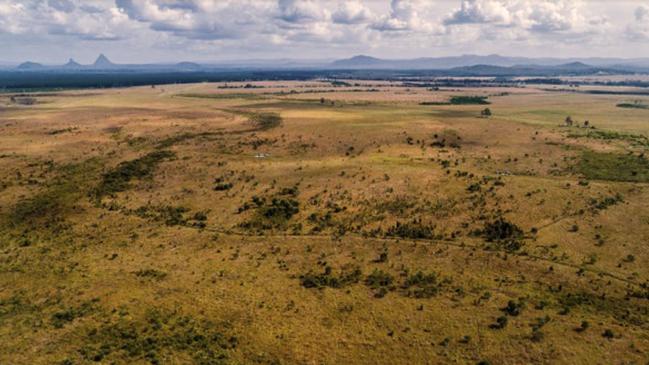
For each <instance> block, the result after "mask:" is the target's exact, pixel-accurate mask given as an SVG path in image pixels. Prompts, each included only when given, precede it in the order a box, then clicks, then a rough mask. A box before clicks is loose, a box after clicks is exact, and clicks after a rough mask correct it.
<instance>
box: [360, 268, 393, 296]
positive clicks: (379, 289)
mask: <svg viewBox="0 0 649 365" xmlns="http://www.w3.org/2000/svg"><path fill="white" fill-rule="evenodd" d="M365 285H367V286H368V287H369V288H370V289H372V291H374V296H375V297H377V298H383V297H384V296H385V295H386V294H387V293H388V291H391V290H394V289H395V286H394V277H393V276H392V275H390V274H389V273H386V272H385V271H383V270H378V269H374V271H373V272H372V273H371V274H370V275H368V276H367V277H366V278H365Z"/></svg>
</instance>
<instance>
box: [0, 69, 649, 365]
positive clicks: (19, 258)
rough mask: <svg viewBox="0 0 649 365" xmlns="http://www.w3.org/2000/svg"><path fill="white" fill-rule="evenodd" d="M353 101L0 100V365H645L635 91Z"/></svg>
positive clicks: (125, 96)
mask: <svg viewBox="0 0 649 365" xmlns="http://www.w3.org/2000/svg"><path fill="white" fill-rule="evenodd" d="M354 83H355V82H351V81H350V83H349V85H348V86H338V85H332V84H331V83H327V82H318V81H310V82H263V83H252V84H251V85H249V86H248V87H246V85H245V84H241V83H231V84H227V85H226V84H194V85H182V86H180V85H174V86H172V85H169V86H158V87H155V88H151V87H147V88H130V89H112V90H101V91H99V90H93V91H69V92H57V93H40V94H38V95H28V96H25V95H19V96H15V95H14V96H13V98H12V95H10V94H0V252H1V253H0V340H1V342H2V345H1V346H0V363H3V364H91V363H106V364H111V363H116V364H122V363H123V364H147V363H154V364H155V363H160V364H168V363H197V364H230V363H232V364H239V363H240V364H250V363H253V364H254V363H259V364H341V363H345V364H415V363H422V364H423V363H430V364H436V363H459V364H476V363H480V362H483V363H491V364H520V363H536V364H550V363H552V364H555V363H564V364H612V363H616V364H617V363H624V364H644V363H645V362H646V360H647V357H648V356H649V269H648V268H649V246H648V239H649V208H648V207H647V202H649V185H648V183H649V160H648V158H649V156H647V155H646V151H647V149H648V147H649V138H648V137H649V124H648V123H649V110H647V109H643V108H620V107H618V104H624V103H637V104H638V105H645V104H647V103H649V97H645V96H637V95H634V96H631V97H629V96H625V95H591V94H585V93H574V92H561V91H546V90H544V89H543V88H542V87H539V88H534V87H527V88H498V89H495V88H489V89H486V88H485V89H462V88H457V89H444V88H442V89H440V90H431V89H427V88H417V87H403V86H400V84H399V83H394V82H383V81H375V82H359V83H357V84H354ZM458 96H459V97H465V96H472V97H474V96H480V97H486V98H487V99H486V100H487V101H488V102H489V103H490V104H488V105H443V104H444V103H445V102H447V101H449V100H451V99H452V98H453V97H458ZM24 98H30V99H28V100H27V101H25V100H24ZM477 99H480V98H477ZM461 100H468V99H461ZM481 100H482V99H481ZM431 104H432V105H431ZM486 107H488V108H489V109H490V110H491V112H492V115H491V117H488V118H487V117H482V116H481V114H482V113H481V112H482V111H483V110H484V109H485V108H486ZM567 116H570V117H571V118H572V120H573V121H574V123H573V126H571V127H567V126H564V120H565V119H566V117H567ZM586 120H588V121H589V124H588V126H589V127H588V128H585V127H584V121H586ZM591 127H593V128H591Z"/></svg>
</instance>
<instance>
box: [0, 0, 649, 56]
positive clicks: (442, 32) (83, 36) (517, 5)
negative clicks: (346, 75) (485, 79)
mask: <svg viewBox="0 0 649 365" xmlns="http://www.w3.org/2000/svg"><path fill="white" fill-rule="evenodd" d="M0 44H2V45H3V50H4V51H3V54H2V55H0V62H3V63H19V62H24V61H28V60H29V61H34V62H42V63H48V64H61V63H65V62H67V61H68V59H69V58H73V59H75V60H76V61H77V62H80V63H85V64H89V63H92V62H94V60H95V58H96V57H97V55H98V54H100V53H104V54H106V55H107V56H108V57H109V58H110V59H111V60H113V61H114V62H118V63H149V62H174V61H180V60H183V61H197V62H218V61H224V60H236V59H283V58H291V59H314V60H315V59H318V60H322V59H335V58H345V57H350V56H353V55H357V54H368V55H371V56H374V57H381V58H392V59H394V58H415V57H441V56H456V55H462V54H480V55H487V54H500V55H505V56H525V57H557V58H574V57H620V58H641V57H648V56H649V1H580V0H391V1H390V0H376V1H359V0H352V1H325V0H301V1H298V0H239V1H235V0H224V1H215V0H90V1H77V0H0Z"/></svg>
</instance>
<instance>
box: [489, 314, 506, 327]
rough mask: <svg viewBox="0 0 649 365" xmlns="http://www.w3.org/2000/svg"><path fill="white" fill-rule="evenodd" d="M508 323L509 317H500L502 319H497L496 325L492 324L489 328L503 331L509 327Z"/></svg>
mask: <svg viewBox="0 0 649 365" xmlns="http://www.w3.org/2000/svg"><path fill="white" fill-rule="evenodd" d="M507 322H508V320H507V317H505V316H500V317H498V318H496V323H492V324H490V325H489V328H491V329H498V330H499V329H503V328H505V327H507Z"/></svg>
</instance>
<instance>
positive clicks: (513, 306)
mask: <svg viewBox="0 0 649 365" xmlns="http://www.w3.org/2000/svg"><path fill="white" fill-rule="evenodd" d="M523 307H524V306H523V303H521V302H516V301H514V300H510V301H509V302H507V306H505V307H504V308H502V309H501V310H502V311H503V312H505V314H507V315H510V316H513V317H516V316H518V315H519V314H521V312H522V311H523Z"/></svg>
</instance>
